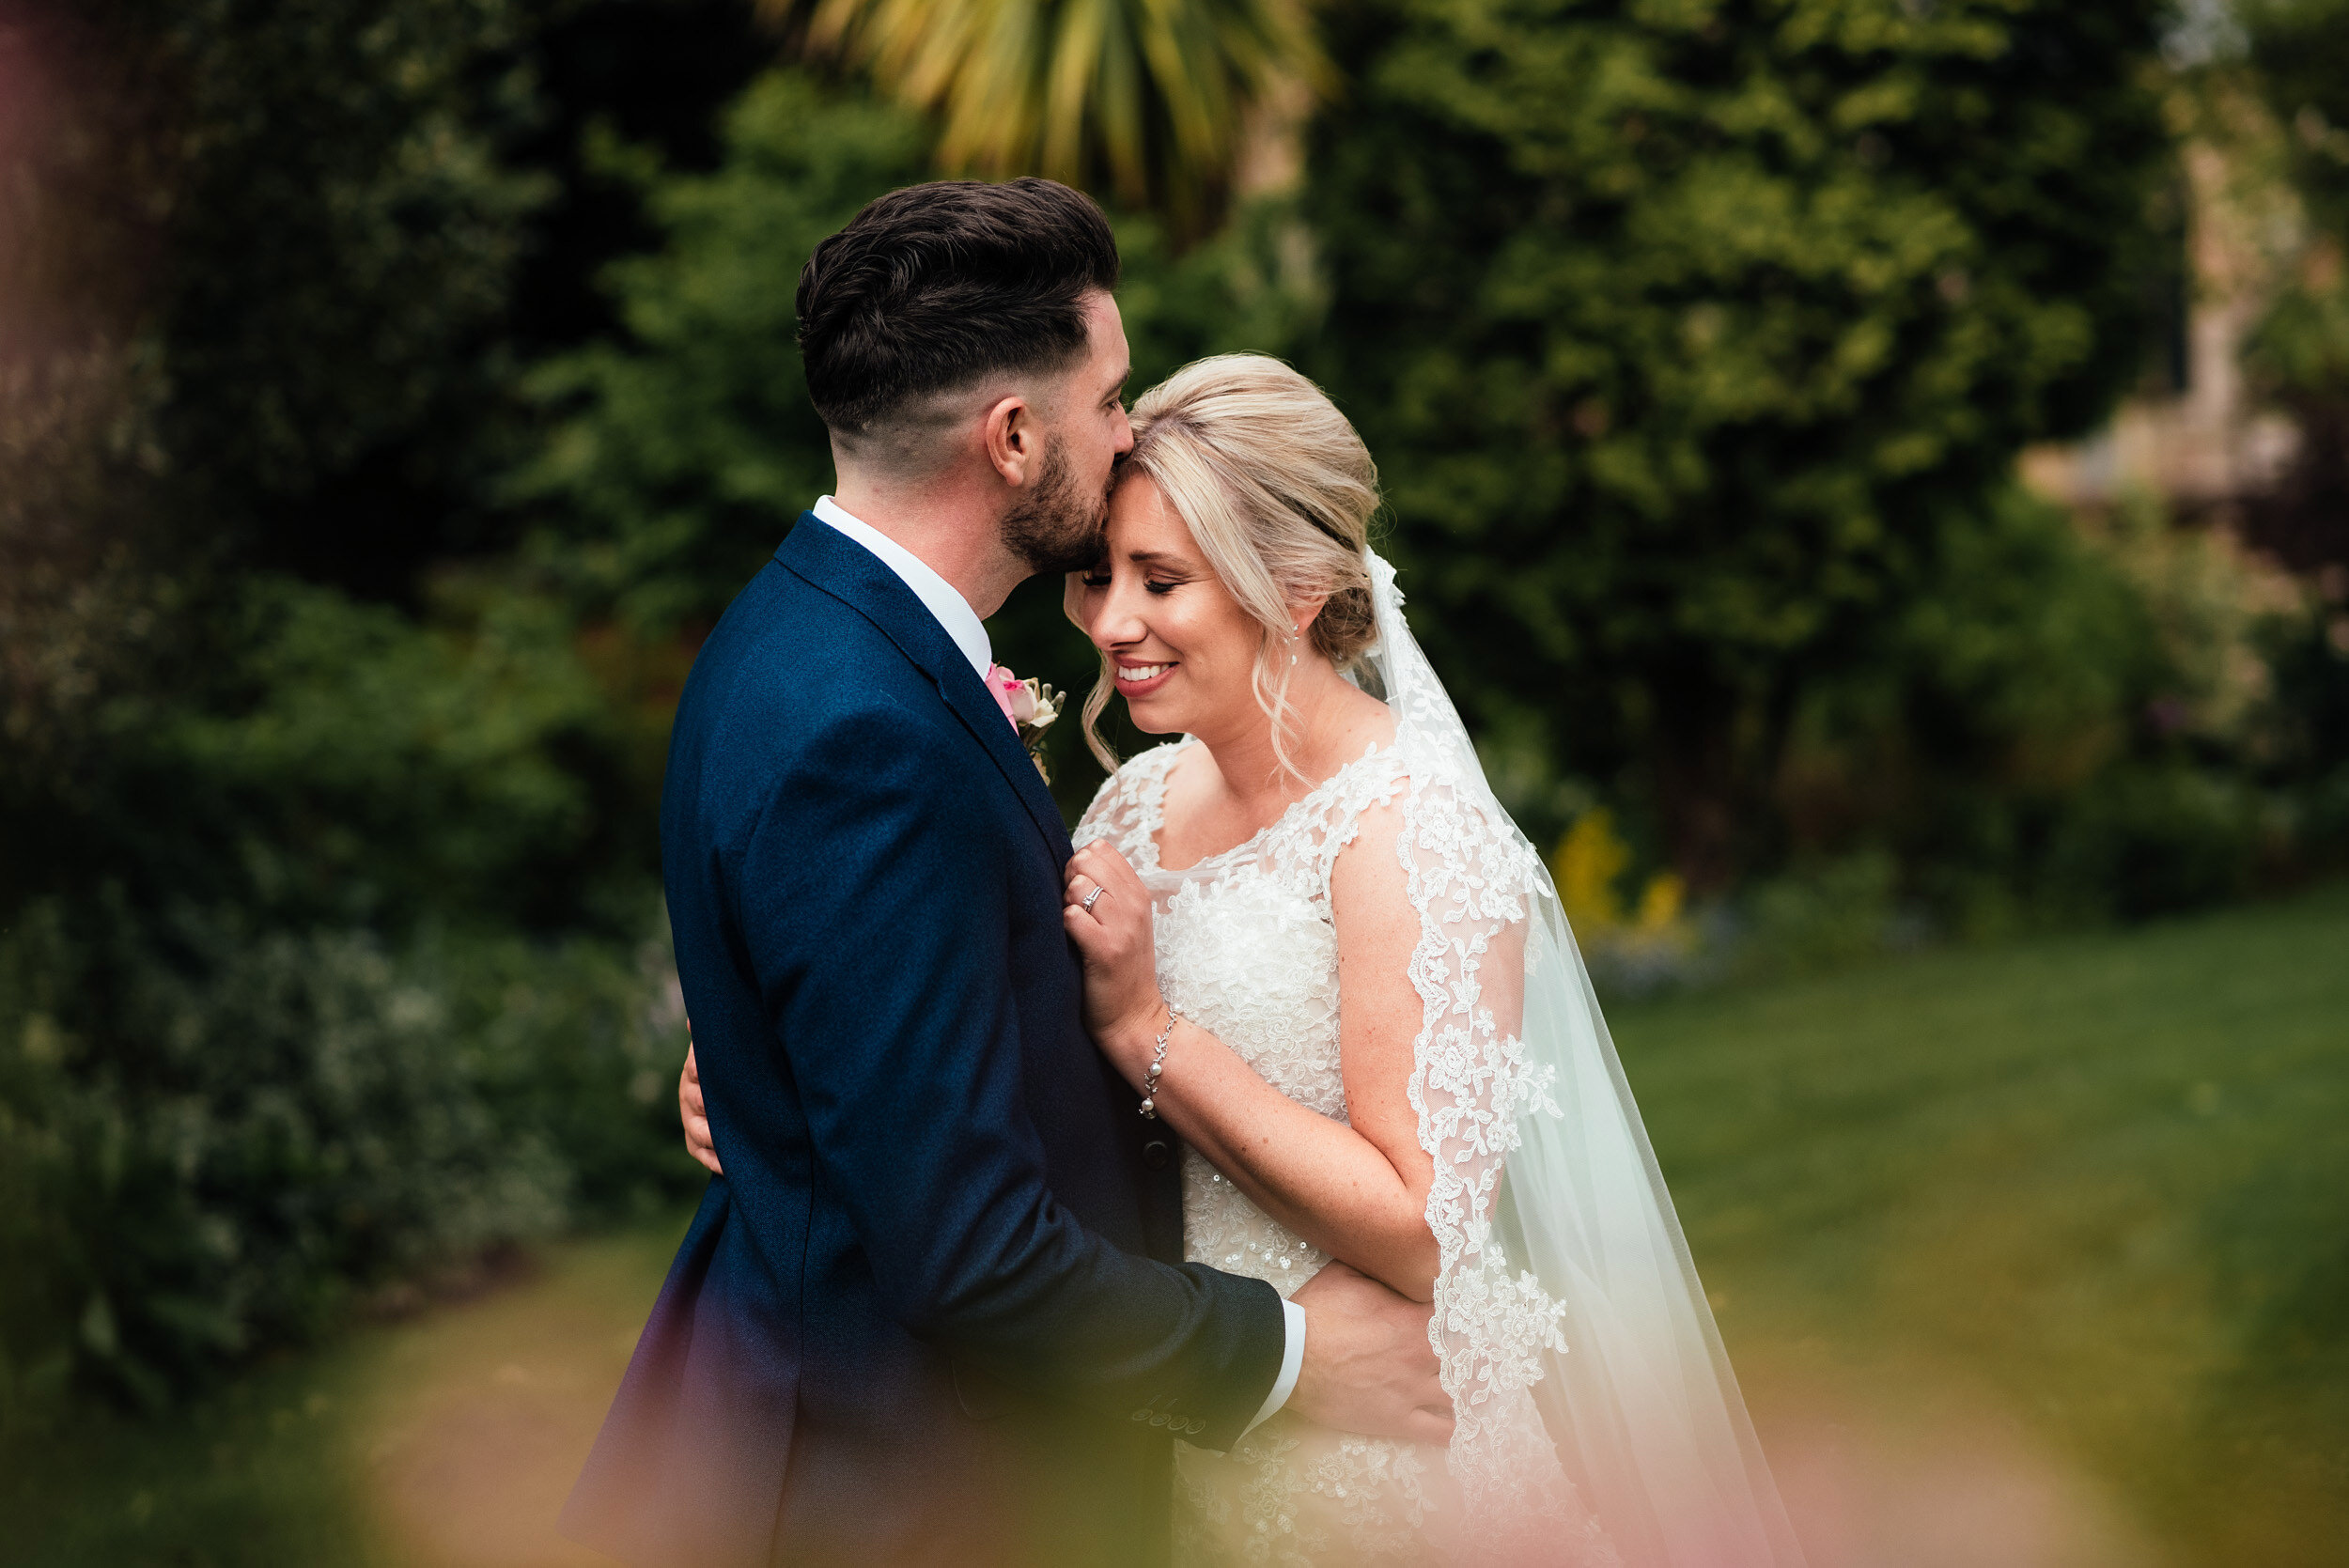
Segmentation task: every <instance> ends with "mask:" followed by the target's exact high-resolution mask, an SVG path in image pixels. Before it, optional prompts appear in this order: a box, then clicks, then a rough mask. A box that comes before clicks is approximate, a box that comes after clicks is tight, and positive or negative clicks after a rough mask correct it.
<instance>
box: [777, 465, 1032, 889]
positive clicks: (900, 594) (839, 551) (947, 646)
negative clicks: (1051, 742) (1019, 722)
mask: <svg viewBox="0 0 2349 1568" xmlns="http://www.w3.org/2000/svg"><path fill="white" fill-rule="evenodd" d="M775 559H776V560H777V561H778V562H780V563H782V565H783V566H784V567H786V568H787V569H788V570H790V571H792V572H794V573H796V574H798V575H799V576H800V577H801V578H804V579H805V580H806V581H807V582H809V583H811V584H813V585H814V586H816V587H817V588H820V589H822V590H823V591H824V592H825V593H828V594H830V595H831V596H832V598H836V599H838V600H840V601H841V602H842V603H843V604H846V605H847V606H848V608H849V609H851V610H854V611H855V612H856V613H858V614H860V615H863V617H864V618H865V619H866V620H868V621H870V622H872V623H873V625H874V626H875V627H876V628H878V629H879V631H880V633H881V635H883V636H885V637H887V638H888V639H889V640H890V641H891V642H892V643H894V644H896V645H897V648H898V651H899V652H901V653H903V654H904V655H905V656H906V658H907V659H909V660H911V661H912V662H913V665H914V667H915V668H917V669H919V670H920V671H921V672H922V673H923V674H924V675H928V676H929V677H930V679H931V680H932V681H933V682H935V683H936V684H937V687H938V694H939V697H940V698H941V700H942V701H943V702H944V703H945V704H946V706H947V707H949V708H950V709H952V710H953V712H954V715H955V717H956V718H957V719H959V720H961V721H962V725H963V727H964V728H965V729H967V730H969V731H970V732H971V734H972V738H974V739H976V740H977V741H978V743H979V747H980V749H981V750H982V751H984V752H986V753H987V754H988V758H989V759H990V760H992V761H993V762H994V764H995V766H996V767H997V768H999V769H1001V770H1002V772H1003V777H1004V779H1005V780H1006V781H1007V782H1008V783H1009V784H1011V788H1012V793H1013V794H1015V795H1017V796H1019V803H1020V804H1021V805H1023V806H1025V807H1026V808H1027V811H1028V815H1029V816H1030V817H1031V818H1032V819H1034V823H1035V826H1036V831H1038V832H1040V833H1042V834H1043V835H1044V842H1045V845H1046V846H1048V847H1049V848H1050V849H1051V851H1052V853H1053V854H1054V855H1055V856H1056V857H1057V858H1058V859H1059V860H1060V861H1063V862H1065V861H1066V860H1067V858H1068V856H1069V853H1070V848H1069V842H1068V829H1067V826H1066V824H1065V823H1063V822H1062V821H1061V815H1060V807H1059V806H1058V805H1057V804H1056V803H1054V801H1053V800H1052V793H1051V791H1050V790H1049V789H1047V788H1045V787H1044V780H1043V778H1042V777H1041V776H1040V775H1039V774H1038V773H1037V772H1036V770H1035V762H1034V759H1033V758H1032V757H1030V756H1029V755H1028V750H1027V748H1026V747H1024V746H1022V745H1021V744H1020V743H1019V732H1018V731H1017V730H1015V729H1014V728H1013V727H1012V725H1011V724H1010V723H1009V722H1007V721H1006V720H1005V719H1004V718H1003V709H1002V708H1000V707H998V706H995V699H994V698H993V697H991V696H989V695H988V690H987V685H986V683H985V682H984V681H982V680H980V679H979V677H978V675H977V674H976V672H974V671H973V670H972V668H971V661H970V660H967V659H965V658H964V657H963V656H962V649H961V648H959V647H957V646H956V644H955V640H954V639H953V638H952V637H949V636H947V635H946V629H945V628H944V627H941V626H940V625H939V624H938V618H937V617H936V616H934V615H932V614H931V613H930V612H929V607H928V606H927V605H925V604H924V603H923V602H922V601H921V600H920V599H918V598H915V597H914V595H913V590H912V589H910V588H909V587H907V586H906V585H905V583H904V582H903V581H902V580H901V579H899V577H898V576H897V574H896V573H895V572H893V571H891V570H890V569H889V567H887V566H885V565H883V564H882V562H881V561H880V559H879V557H878V556H876V555H874V553H873V552H872V551H869V550H866V549H865V548H864V547H863V545H860V544H858V543H857V542H856V541H855V540H854V539H851V538H849V537H848V536H846V535H844V534H842V533H841V532H840V531H839V530H838V529H836V528H832V527H831V526H830V525H828V524H827V523H825V522H824V521H823V520H821V519H820V518H818V517H817V515H816V514H815V513H813V512H804V513H801V517H800V522H799V526H798V527H796V528H794V529H792V530H791V532H790V534H789V535H788V536H786V537H785V539H784V541H783V543H782V544H781V545H780V546H778V547H777V548H776V550H775Z"/></svg>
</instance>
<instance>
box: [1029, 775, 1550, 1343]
mask: <svg viewBox="0 0 2349 1568" xmlns="http://www.w3.org/2000/svg"><path fill="white" fill-rule="evenodd" d="M1398 831H1400V822H1399V814H1398V813H1396V812H1394V811H1392V810H1386V809H1381V810H1377V811H1373V812H1370V813H1367V814H1365V815H1363V817H1362V818H1361V831H1360V834H1359V836H1358V837H1357V838H1356V839H1355V841H1354V843H1353V844H1352V845H1351V846H1348V847H1347V849H1346V851H1345V852H1344V853H1343V854H1341V855H1340V856H1339V857H1338V860H1337V864H1336V867H1335V869H1334V870H1333V871H1332V873H1331V876H1330V909H1331V914H1332V917H1333V919H1334V921H1335V924H1336V927H1337V939H1338V974H1339V986H1338V998H1339V1001H1338V1035H1339V1050H1340V1056H1341V1063H1342V1068H1343V1072H1344V1075H1345V1080H1346V1115H1347V1117H1348V1119H1349V1120H1350V1122H1351V1123H1352V1125H1351V1126H1348V1125H1346V1123H1343V1122H1337V1121H1333V1120H1331V1119H1330V1118H1329V1117H1327V1116H1323V1115H1321V1114H1319V1113H1318V1112H1316V1111H1314V1110H1308V1109H1306V1108H1305V1107H1303V1106H1301V1105H1299V1104H1298V1103H1297V1102H1296V1101H1294V1100H1292V1099H1290V1098H1288V1096H1286V1095H1285V1094H1282V1093H1281V1092H1280V1091H1279V1090H1277V1089H1274V1088H1273V1087H1272V1086H1271V1085H1270V1084H1268V1083H1267V1082H1266V1081H1265V1080H1264V1079H1262V1078H1260V1077H1259V1076H1257V1074H1256V1072H1255V1070H1254V1069H1253V1068H1252V1067H1250V1066H1249V1065H1248V1063H1245V1062H1243V1061H1242V1060H1240V1058H1239V1056H1238V1055H1237V1053H1236V1052H1235V1051H1233V1050H1232V1049H1231V1048H1229V1047H1227V1046H1226V1045H1224V1044H1223V1042H1222V1041H1221V1040H1219V1039H1217V1038H1216V1037H1215V1036H1214V1035H1213V1034H1211V1033H1209V1032H1207V1031H1206V1030H1205V1029H1202V1028H1200V1027H1199V1026H1198V1025H1197V1024H1196V1023H1194V1022H1192V1021H1191V1020H1190V1019H1188V1018H1185V1019H1179V1020H1177V1021H1176V1023H1175V1028H1174V1032H1173V1033H1172V1035H1171V1037H1170V1038H1169V1040H1168V1042H1167V1051H1166V1062H1165V1067H1164V1071H1163V1073H1162V1074H1161V1076H1160V1077H1159V1082H1158V1087H1157V1090H1156V1092H1155V1094H1154V1099H1155V1102H1156V1109H1157V1110H1158V1112H1159V1115H1160V1116H1162V1117H1163V1118H1165V1120H1166V1122H1167V1124H1168V1125H1169V1126H1172V1127H1173V1128H1174V1129H1175V1132H1176V1133H1177V1134H1179V1135H1180V1136H1181V1137H1182V1139H1183V1140H1184V1141H1186V1142H1188V1143H1190V1145H1191V1146H1192V1147H1193V1148H1195V1149H1197V1150H1198V1151H1199V1152H1200V1153H1201V1154H1202V1155H1204V1156H1206V1158H1207V1160H1208V1161H1209V1162H1210V1163H1211V1164H1213V1165H1214V1166H1215V1168H1216V1169H1217V1170H1218V1171H1221V1172H1222V1173H1223V1175H1224V1176H1225V1178H1226V1179H1228V1180H1229V1181H1231V1182H1233V1183H1234V1184H1235V1185H1237V1187H1238V1188H1240V1190H1241V1191H1243V1192H1245V1193H1246V1194H1247V1195H1248V1196H1249V1198H1250V1199H1251V1200H1252V1201H1253V1202H1254V1203H1255V1204H1256V1205H1257V1206H1258V1207H1259V1208H1261V1209H1263V1210H1264V1211H1265V1212H1266V1213H1267V1214H1268V1215H1270V1216H1271V1217H1272V1218H1273V1219H1277V1220H1279V1221H1280V1222H1281V1223H1282V1224H1283V1225H1285V1226H1287V1227H1288V1228H1289V1229H1290V1230H1292V1231H1294V1232H1296V1233H1297V1234H1299V1235H1300V1236H1303V1237H1304V1238H1305V1239H1306V1240H1307V1241H1310V1242H1312V1243H1313V1244H1314V1245H1315V1246H1316V1247H1318V1248H1320V1249H1321V1250H1323V1251H1326V1252H1328V1253H1330V1255H1331V1256H1332V1257H1336V1258H1339V1259H1342V1260H1344V1261H1345V1262H1346V1263H1348V1264H1351V1265H1354V1266H1355V1267H1356V1268H1359V1269H1361V1271H1362V1272H1363V1273H1365V1274H1369V1275H1371V1276H1373V1277H1374V1278H1377V1279H1378V1280H1381V1281H1385V1282H1386V1283H1387V1284H1388V1285H1390V1286H1392V1287H1393V1288H1394V1289H1395V1290H1397V1291H1400V1292H1401V1293H1402V1294H1404V1295H1405V1296H1410V1297H1411V1298H1412V1299H1413V1300H1417V1301H1425V1300H1427V1299H1429V1298H1430V1296H1432V1295H1433V1294H1434V1281H1435V1276H1436V1265H1437V1253H1436V1242H1435V1237H1434V1236H1433V1234H1431V1233H1430V1232H1429V1230H1428V1226H1427V1191H1428V1187H1429V1185H1430V1183H1431V1182H1432V1180H1433V1176H1434V1165H1433V1162H1432V1160H1431V1159H1430V1157H1428V1155H1427V1153H1426V1151H1425V1150H1423V1148H1422V1147H1421V1146H1420V1139H1419V1116H1418V1112H1416V1111H1415V1110H1412V1109H1411V1105H1410V1100H1409V1088H1408V1086H1409V1083H1410V1079H1411V1069H1412V1059H1413V1051H1414V1047H1415V1046H1416V1044H1417V1041H1418V1038H1419V1034H1420V1031H1421V1028H1422V1020H1423V1013H1424V1009H1423V1004H1422V1001H1421V999H1420V995H1419V992H1418V989H1417V988H1416V987H1415V986H1413V985H1412V983H1411V979H1410V960H1411V955H1412V952H1413V950H1414V949H1415V948H1416V947H1417V945H1418V943H1419V937H1420V922H1419V915H1418V912H1417V910H1416V909H1415V908H1413V906H1412V904H1411V901H1410V897H1409V891H1408V885H1407V881H1406V878H1405V876H1404V872H1403V869H1402V866H1401V864H1400V862H1399V861H1398V859H1397V856H1396V852H1395V836H1396V834H1397V832H1398ZM1069 875H1070V879H1071V881H1072V882H1073V881H1076V880H1077V879H1078V878H1080V877H1081V878H1084V879H1085V881H1087V882H1090V883H1094V884H1097V885H1099V886H1101V887H1104V888H1106V889H1108V890H1109V893H1108V894H1107V896H1105V897H1103V898H1101V899H1099V900H1097V902H1096V903H1095V905H1094V909H1093V913H1092V914H1091V915H1087V914H1086V913H1084V911H1083V910H1082V909H1081V908H1079V906H1078V905H1077V904H1076V903H1075V902H1073V901H1072V902H1071V903H1070V905H1069V906H1068V908H1067V910H1066V917H1067V923H1068V927H1069V933H1070V935H1071V936H1072V937H1074V938H1075V939H1076V940H1077V942H1078V945H1079V948H1080V950H1081V952H1082V953H1083V955H1084V958H1085V970H1086V973H1085V991H1086V1014H1087V1018H1086V1022H1087V1025H1088V1027H1090V1028H1091V1029H1092V1030H1093V1031H1094V1036H1095V1038H1096V1039H1097V1041H1098V1042H1099V1044H1100V1046H1101V1048H1102V1050H1103V1051H1104V1052H1105V1053H1106V1054H1107V1055H1108V1056H1109V1057H1110V1059H1111V1061H1112V1063H1114V1064H1115V1065H1116V1066H1117V1068H1118V1070H1119V1071H1120V1072H1122V1073H1123V1074H1124V1075H1125V1076H1126V1078H1127V1079H1128V1080H1129V1081H1130V1082H1132V1083H1133V1084H1134V1085H1135V1086H1136V1087H1142V1086H1143V1083H1144V1080H1145V1078H1146V1075H1147V1071H1148V1068H1149V1065H1150V1060H1151V1057H1152V1054H1153V1049H1154V1047H1155V1043H1156V1041H1157V1038H1158V1035H1159V1032H1160V1031H1161V1030H1163V1029H1164V1028H1165V1027H1166V1019H1167V1012H1166V1007H1165V1004H1164V1003H1163V1002H1162V1001H1160V999H1159V989H1158V980H1157V976H1156V972H1155V967H1154V964H1153V961H1152V949H1151V939H1150V906H1149V895H1148V893H1146V891H1145V890H1144V889H1143V886H1142V883H1141V880H1140V879H1139V878H1138V877H1135V876H1134V874H1133V871H1132V869H1131V868H1130V867H1128V865H1127V863H1126V862H1125V861H1124V860H1123V859H1122V858H1121V857H1119V856H1118V854H1117V853H1116V851H1115V850H1113V849H1111V848H1109V846H1106V845H1099V844H1096V845H1090V846H1086V848H1084V849H1082V850H1081V851H1079V852H1078V855H1077V857H1076V858H1075V859H1074V860H1072V861H1071V862H1069ZM1519 932H1521V927H1510V928H1506V929H1505V930H1504V931H1503V932H1501V933H1498V934H1497V935H1498V936H1499V937H1500V938H1501V940H1499V941H1496V942H1495V946H1496V947H1497V948H1500V947H1505V946H1509V945H1513V944H1512V942H1511V939H1513V938H1515V937H1516V936H1517V933H1519ZM1510 960H1511V955H1510V953H1509V952H1506V951H1496V952H1493V953H1491V954H1489V955H1488V956H1487V959H1486V970H1487V972H1486V989H1485V994H1484V996H1483V997H1482V998H1480V1002H1481V1004H1482V1005H1483V1006H1485V1007H1486V1008H1490V1009H1492V1010H1493V1011H1495V1012H1502V1011H1505V1012H1506V1013H1507V1014H1508V1015H1509V1017H1508V1018H1507V1019H1506V1021H1505V1022H1504V1023H1503V1025H1502V1027H1504V1028H1505V1029H1509V1030H1514V1029H1515V1027H1516V1021H1515V1017H1514V1015H1515V1013H1516V1011H1517V1003H1516V995H1517V992H1518V991H1520V990H1521V987H1522V973H1521V960H1517V961H1516V962H1512V961H1510ZM1504 975H1505V976H1507V977H1508V981H1509V983H1508V986H1506V987H1503V986H1501V985H1500V984H1499V982H1500V981H1501V979H1502V977H1503V976H1504ZM1504 988H1505V989H1506V990H1507V991H1508V992H1509V995H1507V996H1506V997H1503V996H1501V995H1499V994H1496V993H1498V992H1500V991H1502V990H1503V989H1504Z"/></svg>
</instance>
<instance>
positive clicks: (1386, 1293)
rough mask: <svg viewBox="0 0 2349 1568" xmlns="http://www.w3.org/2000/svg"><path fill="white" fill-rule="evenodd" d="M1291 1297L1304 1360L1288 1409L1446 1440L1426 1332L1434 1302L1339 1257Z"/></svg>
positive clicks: (1330, 1421)
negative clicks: (1301, 1317) (1300, 1314)
mask: <svg viewBox="0 0 2349 1568" xmlns="http://www.w3.org/2000/svg"><path fill="white" fill-rule="evenodd" d="M1290 1299H1291V1300H1293V1301H1295V1302H1296V1303H1297V1304H1298V1305H1299V1307H1302V1308H1304V1309H1305V1359H1304V1364H1303V1365H1302V1366H1300V1367H1299V1369H1298V1374H1297V1388H1296V1389H1295V1390H1294V1391H1292V1392H1291V1393H1290V1395H1289V1402H1288V1405H1286V1408H1288V1409H1291V1410H1294V1411H1296V1412H1297V1413H1298V1414H1299V1415H1300V1416H1302V1417H1304V1418H1305V1419H1306V1420H1307V1421H1313V1422H1315V1424H1317V1425H1321V1426H1327V1427H1330V1428H1333V1429H1335V1430H1336V1431H1339V1432H1359V1433H1361V1434H1363V1435H1365V1436H1372V1437H1400V1438H1404V1439H1407V1440H1408V1441H1410V1442H1415V1443H1435V1444H1446V1443H1449V1442H1451V1441H1452V1401H1451V1399H1450V1398H1449V1397H1448V1396H1447V1395H1446V1394H1445V1393H1444V1391H1443V1385H1442V1383H1441V1382H1440V1381H1439V1378H1438V1375H1437V1368H1436V1348H1435V1346H1434V1345H1433V1344H1431V1343H1428V1339H1427V1319H1428V1316H1429V1314H1430V1313H1431V1312H1433V1311H1434V1309H1433V1308H1431V1307H1429V1306H1428V1305H1427V1304H1426V1303H1424V1302H1421V1301H1413V1300H1411V1299H1409V1298H1408V1297H1407V1296H1398V1295H1396V1294H1395V1293H1394V1292H1393V1291H1391V1290H1389V1289H1388V1288H1387V1287H1386V1286H1384V1285H1382V1284H1380V1283H1379V1282H1378V1281H1376V1280H1374V1279H1372V1278H1371V1277H1370V1276H1368V1275H1367V1274H1362V1273H1360V1272H1358V1271H1357V1270H1355V1269H1352V1268H1349V1267H1347V1266H1346V1265H1345V1264H1342V1263H1337V1262H1331V1263H1330V1264H1329V1265H1326V1266H1324V1267H1323V1269H1322V1271H1321V1272H1320V1273H1318V1274H1316V1275H1315V1276H1314V1277H1313V1278H1312V1279H1310V1280H1308V1281H1305V1283H1304V1284H1303V1285H1302V1286H1301V1287H1300V1288H1299V1290H1298V1292H1297V1294H1296V1295H1295V1296H1292V1297H1290Z"/></svg>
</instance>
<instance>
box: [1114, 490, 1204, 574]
mask: <svg viewBox="0 0 2349 1568" xmlns="http://www.w3.org/2000/svg"><path fill="white" fill-rule="evenodd" d="M1107 532H1108V536H1109V546H1110V551H1111V553H1112V554H1114V555H1126V554H1129V553H1131V552H1133V551H1159V552H1162V553H1164V552H1179V553H1181V554H1184V555H1195V554H1196V553H1197V552H1198V545H1197V541H1196V540H1194V539H1192V537H1191V536H1190V525H1189V524H1187V523H1185V522H1184V521H1183V515H1182V514H1181V513H1180V512H1178V511H1176V510H1175V508H1174V507H1173V506H1172V505H1169V504H1168V502H1167V499H1166V494H1165V492H1164V491H1162V490H1160V489H1159V487H1158V486H1157V485H1156V484H1155V483H1153V482H1152V481H1151V479H1150V478H1149V476H1148V475H1146V474H1135V475H1133V476H1132V477H1131V478H1128V479H1126V480H1124V481H1122V482H1121V483H1120V484H1119V485H1118V487H1117V489H1116V490H1115V491H1114V492H1113V493H1112V495H1111V496H1110V517H1109V526H1108V530H1107Z"/></svg>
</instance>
